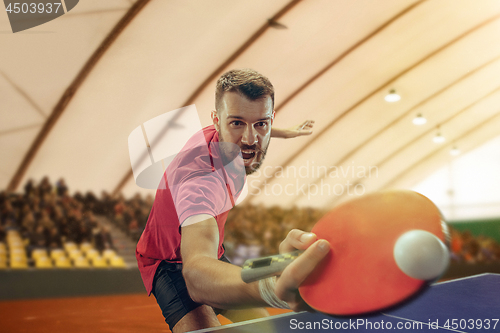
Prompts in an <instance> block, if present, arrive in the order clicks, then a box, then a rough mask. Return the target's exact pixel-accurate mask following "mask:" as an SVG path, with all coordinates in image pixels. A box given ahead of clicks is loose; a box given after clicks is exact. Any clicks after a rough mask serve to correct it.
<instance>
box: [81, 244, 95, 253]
mask: <svg viewBox="0 0 500 333" xmlns="http://www.w3.org/2000/svg"><path fill="white" fill-rule="evenodd" d="M92 249H93V247H92V244H90V243H88V242H85V243H82V244H80V250H81V251H82V252H83V253H87V252H88V251H89V250H92Z"/></svg>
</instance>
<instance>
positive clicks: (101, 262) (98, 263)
mask: <svg viewBox="0 0 500 333" xmlns="http://www.w3.org/2000/svg"><path fill="white" fill-rule="evenodd" d="M91 262H92V266H93V267H95V268H106V267H108V263H107V261H106V259H105V258H103V257H101V256H95V257H93V258H92V259H91Z"/></svg>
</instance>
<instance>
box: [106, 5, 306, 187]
mask: <svg viewBox="0 0 500 333" xmlns="http://www.w3.org/2000/svg"><path fill="white" fill-rule="evenodd" d="M300 1H301V0H293V1H290V2H289V3H288V4H287V5H286V6H285V7H283V8H282V9H281V10H280V11H279V12H278V13H276V14H275V15H274V16H273V17H272V18H270V19H269V20H268V21H266V23H264V24H263V25H262V26H261V27H260V28H259V29H258V30H257V31H256V32H255V33H254V34H253V35H252V36H250V38H248V40H247V41H245V43H243V45H241V46H240V47H239V48H238V49H237V50H236V51H235V52H234V53H233V54H231V55H230V56H229V58H227V59H226V60H225V61H224V62H223V63H222V64H221V65H219V67H217V68H216V69H215V70H214V71H213V72H212V73H211V74H210V75H209V76H208V77H207V78H206V79H205V80H204V81H203V82H202V83H201V84H200V85H199V86H198V88H196V89H195V90H194V91H193V93H192V94H191V96H189V97H188V99H187V100H186V101H185V102H184V104H183V105H191V104H193V102H194V101H195V100H196V98H197V97H198V96H199V95H200V94H201V93H202V92H203V90H205V88H206V87H207V86H208V85H209V84H210V82H212V81H213V80H214V79H216V78H217V77H219V76H220V75H221V74H222V73H223V71H224V70H225V69H226V68H227V67H228V66H229V65H230V64H231V63H232V62H234V61H235V60H236V59H237V58H238V57H239V56H240V55H242V54H243V52H245V51H246V50H247V49H248V48H250V46H252V45H253V44H254V43H255V42H256V41H257V40H258V39H259V38H260V37H261V36H262V35H263V34H264V33H265V32H266V31H267V29H269V28H270V27H272V26H273V24H275V22H276V21H278V20H279V19H280V18H281V17H283V15H285V14H286V13H287V12H288V11H290V10H291V9H292V8H293V7H295V5H297V4H298V3H299V2H300ZM174 120H175V119H174ZM133 175H134V173H133V171H132V169H130V170H129V171H128V172H127V173H126V174H125V175H124V176H123V177H122V179H121V181H120V182H119V183H118V185H117V186H116V188H115V189H114V190H113V192H112V195H116V194H118V193H119V192H120V191H121V190H122V188H123V187H124V186H125V184H127V182H128V181H129V180H130V178H132V177H133Z"/></svg>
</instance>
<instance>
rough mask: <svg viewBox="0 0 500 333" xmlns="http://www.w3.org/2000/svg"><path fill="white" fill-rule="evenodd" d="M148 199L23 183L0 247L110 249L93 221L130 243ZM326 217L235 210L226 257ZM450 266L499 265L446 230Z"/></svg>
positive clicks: (492, 247) (268, 246)
mask: <svg viewBox="0 0 500 333" xmlns="http://www.w3.org/2000/svg"><path fill="white" fill-rule="evenodd" d="M153 200H154V199H153V197H152V196H151V195H148V196H147V197H145V198H143V197H142V196H141V195H140V194H136V195H135V196H133V197H132V198H129V199H125V198H124V197H123V196H121V195H119V196H116V197H112V196H111V195H109V194H108V193H106V192H102V193H101V198H97V196H96V195H95V194H94V193H92V192H88V193H86V194H85V195H82V194H81V193H79V192H76V193H75V194H74V195H73V196H70V195H69V194H68V187H67V186H66V184H65V182H64V180H63V179H60V180H58V181H57V182H56V183H55V185H52V184H51V183H50V181H49V179H48V178H43V179H42V180H41V182H40V183H38V184H35V183H34V182H33V181H28V183H26V185H25V186H24V193H19V194H14V193H10V194H7V193H6V192H1V193H0V242H2V240H3V239H5V234H6V231H7V230H8V229H16V230H19V231H20V232H21V234H22V236H23V238H24V239H27V240H29V244H28V247H29V249H34V248H39V247H42V248H47V249H51V248H59V247H61V246H62V244H63V243H64V242H67V241H72V242H75V243H77V244H80V243H82V242H90V243H92V244H94V246H95V248H96V249H98V250H100V251H102V250H104V249H108V248H113V240H112V238H111V234H110V231H109V229H108V228H107V227H106V226H103V225H102V224H101V223H99V222H98V219H97V218H96V216H104V217H107V219H108V220H110V221H113V222H114V223H115V224H116V225H117V226H118V227H119V228H120V229H122V230H123V231H124V232H125V233H126V234H127V235H128V236H129V237H130V238H131V239H132V240H133V241H137V240H138V239H139V237H140V235H141V233H142V231H143V230H144V227H145V225H146V222H147V218H148V215H149V212H150V210H151V207H152V205H153ZM325 213H326V211H322V210H318V209H312V208H297V207H293V208H290V209H284V208H281V207H271V208H266V207H264V206H253V205H241V206H240V205H238V206H236V207H234V208H233V209H232V210H231V211H230V212H229V216H228V219H227V222H226V229H225V240H224V246H225V249H226V255H227V256H228V258H230V260H231V261H232V262H233V263H234V264H236V265H241V264H242V263H243V262H244V260H246V259H248V258H256V257H259V256H265V255H271V254H276V253H278V247H279V244H280V242H281V241H282V240H283V239H284V238H285V237H286V235H287V234H288V232H289V231H290V230H291V229H293V228H297V229H301V230H304V231H310V230H311V229H312V227H313V225H314V224H315V223H316V222H317V221H318V220H319V219H320V218H321V217H322V216H323V215H324V214H325ZM450 248H451V252H452V260H453V261H455V262H465V263H471V264H472V263H479V262H493V261H500V245H499V244H498V242H496V241H495V240H494V239H493V238H491V237H487V236H477V237H476V236H473V235H472V234H471V233H470V232H469V231H464V232H461V231H458V230H456V229H453V228H451V243H450Z"/></svg>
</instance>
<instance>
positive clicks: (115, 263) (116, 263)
mask: <svg viewBox="0 0 500 333" xmlns="http://www.w3.org/2000/svg"><path fill="white" fill-rule="evenodd" d="M111 267H115V268H126V267H127V265H126V264H125V261H124V260H123V258H122V257H120V256H115V257H114V258H112V259H111Z"/></svg>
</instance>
